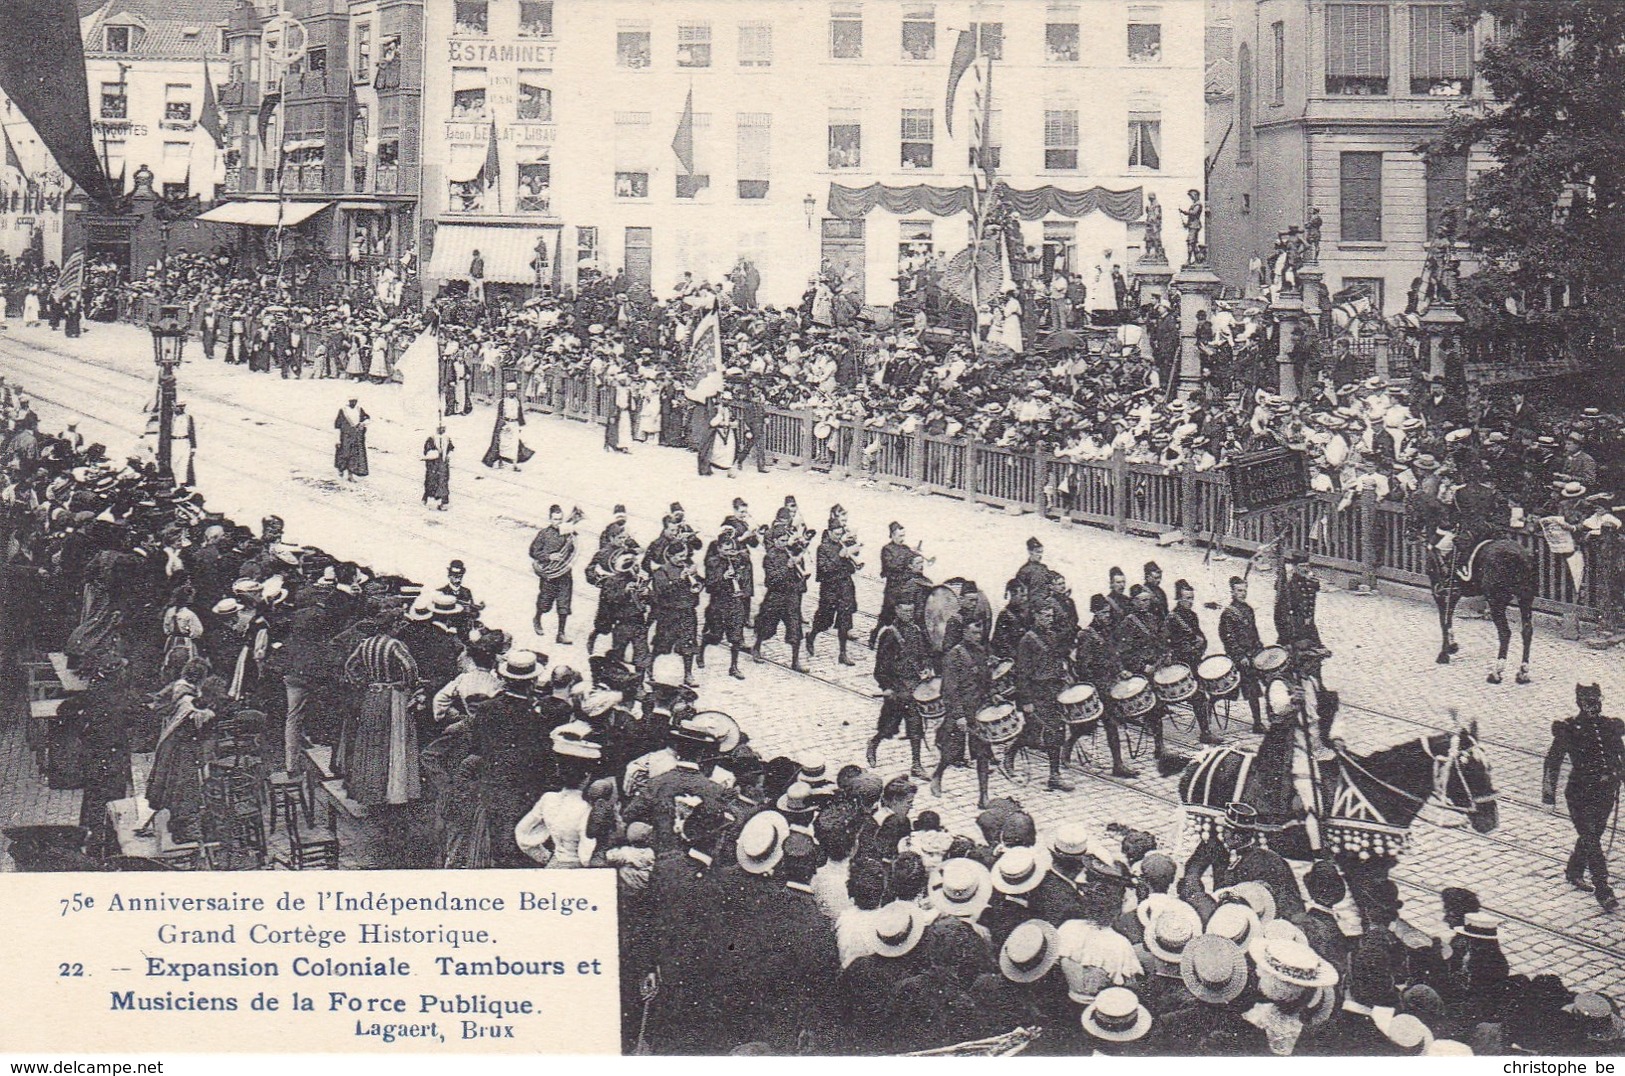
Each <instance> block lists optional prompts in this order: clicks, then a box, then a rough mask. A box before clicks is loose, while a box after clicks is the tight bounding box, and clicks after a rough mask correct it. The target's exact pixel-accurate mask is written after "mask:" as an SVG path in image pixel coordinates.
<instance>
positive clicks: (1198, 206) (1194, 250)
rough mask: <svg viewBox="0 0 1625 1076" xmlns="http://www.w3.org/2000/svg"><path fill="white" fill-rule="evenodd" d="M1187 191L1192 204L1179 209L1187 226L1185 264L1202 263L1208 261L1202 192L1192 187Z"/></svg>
mask: <svg viewBox="0 0 1625 1076" xmlns="http://www.w3.org/2000/svg"><path fill="white" fill-rule="evenodd" d="M1185 193H1186V197H1188V198H1189V199H1190V204H1189V205H1187V206H1184V207H1182V208H1181V209H1180V210H1179V218H1180V220H1181V221H1182V222H1183V223H1184V227H1185V264H1186V265H1202V264H1205V263H1206V262H1207V247H1205V246H1204V245H1203V244H1202V226H1203V224H1204V223H1205V218H1204V216H1203V211H1202V192H1201V191H1199V190H1196V189H1194V188H1192V189H1191V190H1189V191H1187V192H1185Z"/></svg>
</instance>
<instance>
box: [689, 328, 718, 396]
mask: <svg viewBox="0 0 1625 1076" xmlns="http://www.w3.org/2000/svg"><path fill="white" fill-rule="evenodd" d="M686 372H687V376H686V377H685V378H684V379H683V380H684V383H685V384H687V385H688V386H689V387H690V388H693V387H695V386H696V385H698V384H700V383H701V382H702V381H705V380H706V379H707V378H715V379H719V380H720V378H721V376H722V323H721V321H719V320H718V318H717V312H716V311H715V310H712V311H711V312H709V313H708V314H706V315H705V316H704V317H702V318H701V319H700V320H699V321H698V322H697V323H696V324H695V326H694V336H693V338H692V339H691V340H690V341H689V346H688V370H687V371H686Z"/></svg>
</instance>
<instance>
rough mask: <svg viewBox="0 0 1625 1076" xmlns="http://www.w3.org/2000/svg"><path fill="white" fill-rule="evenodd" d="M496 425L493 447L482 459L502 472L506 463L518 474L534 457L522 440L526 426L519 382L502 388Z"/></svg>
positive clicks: (492, 429)
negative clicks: (521, 432) (522, 431)
mask: <svg viewBox="0 0 1625 1076" xmlns="http://www.w3.org/2000/svg"><path fill="white" fill-rule="evenodd" d="M496 411H497V413H496V425H494V426H493V427H492V428H491V445H490V447H489V448H487V449H486V450H485V457H484V459H483V460H481V462H482V463H484V464H485V465H486V466H487V467H495V468H496V469H497V470H499V471H500V470H502V465H503V464H504V463H506V464H508V465H510V466H511V467H513V470H514V473H515V474H518V473H519V468H520V466H521V465H522V464H525V463H528V462H529V461H530V458H531V456H533V455H535V453H533V452H532V451H531V450H530V448H529V446H527V445H526V444H525V442H524V440H523V439H522V438H521V437H520V430H522V429H523V428H524V425H525V409H524V407H523V406H522V405H521V403H520V400H519V382H517V381H507V382H504V383H503V385H502V399H501V400H500V401H498V403H497V409H496Z"/></svg>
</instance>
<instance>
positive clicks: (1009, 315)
mask: <svg viewBox="0 0 1625 1076" xmlns="http://www.w3.org/2000/svg"><path fill="white" fill-rule="evenodd" d="M997 313H998V317H997V318H996V320H995V322H994V333H995V334H996V342H997V343H1000V344H1003V345H1004V346H1005V347H1007V348H1009V349H1010V350H1011V351H1013V352H1015V353H1016V354H1018V355H1019V354H1020V353H1021V351H1022V346H1021V300H1020V299H1018V298H1016V293H1015V290H1014V289H1013V288H1009V287H1007V288H1006V290H1005V295H1004V300H1003V303H1002V305H1001V306H1000V307H999V308H998V311H997Z"/></svg>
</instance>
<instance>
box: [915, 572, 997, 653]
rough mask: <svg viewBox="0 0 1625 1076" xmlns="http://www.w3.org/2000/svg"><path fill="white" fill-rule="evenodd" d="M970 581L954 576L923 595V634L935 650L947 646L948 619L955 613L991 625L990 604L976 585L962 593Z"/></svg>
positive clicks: (956, 615)
mask: <svg viewBox="0 0 1625 1076" xmlns="http://www.w3.org/2000/svg"><path fill="white" fill-rule="evenodd" d="M970 585H974V584H972V583H971V582H970V580H968V579H961V578H954V579H950V580H948V581H947V582H946V583H940V584H938V585H937V586H934V587H932V588H931V593H930V594H928V595H927V596H926V599H925V610H924V613H923V616H922V622H923V623H924V625H925V637H926V638H927V639H929V640H930V641H931V649H932V650H934V651H936V652H937V653H939V654H940V653H942V652H943V651H944V650H946V649H948V645H949V644H948V623H949V621H951V620H953V619H954V618H955V617H959V618H960V619H963V620H969V619H973V618H974V619H979V620H981V621H982V623H984V624H987V625H988V626H989V627H991V626H992V623H993V607H992V605H990V604H989V603H988V600H987V595H986V594H985V593H983V592H982V591H981V590H980V589H977V590H974V591H972V592H971V593H969V594H966V593H965V589H966V587H967V586H970Z"/></svg>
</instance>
